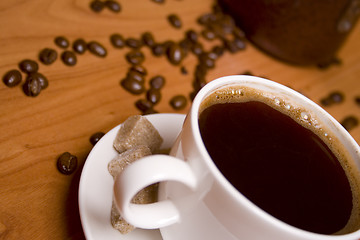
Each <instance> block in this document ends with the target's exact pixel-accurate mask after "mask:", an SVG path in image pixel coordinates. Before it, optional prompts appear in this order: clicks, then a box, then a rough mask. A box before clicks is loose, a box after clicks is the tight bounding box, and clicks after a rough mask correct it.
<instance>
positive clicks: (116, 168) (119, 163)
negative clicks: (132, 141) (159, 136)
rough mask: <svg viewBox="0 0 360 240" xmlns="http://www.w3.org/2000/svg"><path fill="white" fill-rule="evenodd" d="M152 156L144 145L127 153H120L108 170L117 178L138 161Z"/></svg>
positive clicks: (111, 162)
mask: <svg viewBox="0 0 360 240" xmlns="http://www.w3.org/2000/svg"><path fill="white" fill-rule="evenodd" d="M148 155H151V151H150V148H148V147H147V146H144V145H139V146H136V147H133V148H131V149H129V150H126V151H125V152H122V153H120V154H119V155H118V156H116V157H115V158H114V159H113V160H111V161H110V162H109V164H108V170H109V173H110V174H111V176H113V178H115V177H116V176H117V175H118V174H119V173H120V172H121V171H122V170H124V168H125V167H126V166H128V165H129V164H131V163H133V162H134V161H136V160H137V159H140V158H142V157H145V156H148Z"/></svg>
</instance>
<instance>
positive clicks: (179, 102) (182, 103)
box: [170, 95, 187, 110]
mask: <svg viewBox="0 0 360 240" xmlns="http://www.w3.org/2000/svg"><path fill="white" fill-rule="evenodd" d="M186 104H187V99H186V97H185V96H184V95H177V96H174V97H172V98H171V99H170V106H171V107H172V108H174V109H175V110H181V109H183V108H185V107H186Z"/></svg>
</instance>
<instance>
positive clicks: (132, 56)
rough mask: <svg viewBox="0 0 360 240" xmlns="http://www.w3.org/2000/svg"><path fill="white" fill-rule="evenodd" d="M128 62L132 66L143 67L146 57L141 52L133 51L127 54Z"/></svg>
mask: <svg viewBox="0 0 360 240" xmlns="http://www.w3.org/2000/svg"><path fill="white" fill-rule="evenodd" d="M126 60H127V61H128V62H129V63H130V64H132V65H141V64H142V63H143V62H144V60H145V56H144V54H143V53H142V52H141V51H139V50H132V51H130V52H128V53H127V54H126Z"/></svg>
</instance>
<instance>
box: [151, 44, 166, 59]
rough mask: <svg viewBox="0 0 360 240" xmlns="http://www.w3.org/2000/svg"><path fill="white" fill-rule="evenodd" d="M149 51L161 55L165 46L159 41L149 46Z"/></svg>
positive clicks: (157, 55)
mask: <svg viewBox="0 0 360 240" xmlns="http://www.w3.org/2000/svg"><path fill="white" fill-rule="evenodd" d="M151 52H152V53H153V54H154V56H156V57H159V56H162V55H164V54H165V46H164V45H163V44H161V43H156V44H154V46H152V47H151Z"/></svg>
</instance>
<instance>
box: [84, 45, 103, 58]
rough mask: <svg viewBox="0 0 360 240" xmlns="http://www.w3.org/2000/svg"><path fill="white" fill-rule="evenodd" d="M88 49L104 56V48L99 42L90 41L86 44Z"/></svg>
mask: <svg viewBox="0 0 360 240" xmlns="http://www.w3.org/2000/svg"><path fill="white" fill-rule="evenodd" d="M87 48H88V49H89V51H90V52H91V53H92V54H94V55H95V56H97V57H103V58H104V57H106V55H107V51H106V48H105V47H104V46H103V45H101V44H100V43H99V42H96V41H91V42H89V43H88V44H87Z"/></svg>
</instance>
